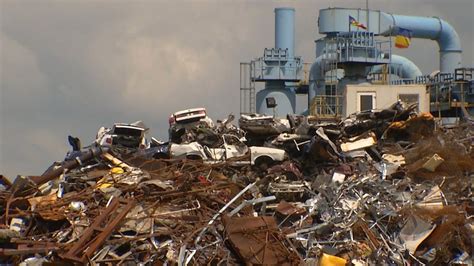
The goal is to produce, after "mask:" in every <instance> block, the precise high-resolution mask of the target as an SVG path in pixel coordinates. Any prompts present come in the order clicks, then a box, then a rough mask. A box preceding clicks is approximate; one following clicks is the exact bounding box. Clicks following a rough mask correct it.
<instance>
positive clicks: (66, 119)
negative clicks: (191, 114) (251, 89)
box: [0, 0, 474, 178]
mask: <svg viewBox="0 0 474 266" xmlns="http://www.w3.org/2000/svg"><path fill="white" fill-rule="evenodd" d="M348 3H350V4H348ZM369 5H370V8H373V9H379V10H383V11H386V12H391V13H395V14H404V15H420V16H438V17H440V18H443V19H445V20H446V21H448V22H449V23H450V24H451V25H453V27H454V28H455V29H456V30H457V32H458V33H459V35H460V37H461V41H462V47H463V50H464V52H463V64H464V65H472V64H473V62H474V59H473V50H474V49H473V44H474V37H473V35H474V34H473V31H474V30H473V29H474V18H473V14H474V1H472V0H449V1H448V0H443V1H439V0H435V1H428V0H418V1H417V0H410V1H408V0H398V1H394V0H390V1H389V0H385V1H382V0H378V1H375V0H371V1H369ZM282 6H290V7H294V8H295V10H296V48H295V53H296V54H297V55H300V56H302V57H303V60H304V61H305V62H311V61H313V60H314V58H315V55H314V40H315V39H317V38H319V37H321V36H319V34H318V33H317V28H316V25H317V24H316V22H317V15H318V10H319V9H321V8H327V7H343V6H344V7H360V8H364V7H365V0H362V1H360V0H359V1H324V0H318V1H291V2H273V1H252V2H250V1H186V2H179V1H132V0H128V1H91V0H87V1H79V0H77V1H75V0H69V1H40V0H38V1H21V0H15V1H6V0H0V12H1V13H0V88H1V90H0V100H1V106H0V151H1V152H0V174H4V175H7V176H9V177H11V178H14V177H15V176H16V175H17V174H23V175H35V174H36V175H38V174H41V173H42V172H43V171H44V170H45V169H46V168H47V167H48V166H49V165H50V164H51V163H52V162H53V161H55V160H62V159H63V158H64V155H65V153H66V152H67V150H68V149H69V147H68V144H67V135H69V134H71V135H74V136H78V137H80V138H81V139H82V141H83V144H86V145H87V144H89V143H91V142H92V141H93V139H94V137H95V134H96V132H97V130H98V128H99V127H100V126H103V125H105V126H111V125H112V124H113V123H114V122H133V121H136V120H143V121H144V122H145V123H146V124H147V125H148V126H149V127H150V128H151V134H152V135H153V136H156V137H160V138H165V137H166V134H167V121H168V116H169V114H170V113H172V112H174V111H177V110H181V109H185V108H190V107H197V106H203V107H206V108H207V109H208V110H209V113H210V115H211V116H212V117H213V118H214V119H217V118H223V117H225V116H227V114H229V113H234V114H238V113H239V62H243V61H249V60H250V59H252V58H255V57H259V56H261V55H262V54H263V49H264V48H265V47H269V48H271V47H273V46H274V12H273V9H274V8H275V7H282ZM438 50H439V49H438V47H437V44H436V43H435V42H433V41H429V40H413V43H412V45H411V46H410V48H409V49H406V50H396V51H395V52H396V53H398V54H400V55H403V56H407V57H409V58H410V59H411V60H413V61H414V62H415V63H416V64H417V65H418V66H419V67H420V68H421V70H422V71H423V72H424V73H431V72H432V71H433V70H436V69H438V62H439V56H438Z"/></svg>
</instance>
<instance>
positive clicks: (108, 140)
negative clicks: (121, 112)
mask: <svg viewBox="0 0 474 266" xmlns="http://www.w3.org/2000/svg"><path fill="white" fill-rule="evenodd" d="M134 124H135V123H134ZM134 124H125V123H116V124H114V126H113V127H112V128H105V127H101V128H100V129H99V131H98V132H97V136H96V143H97V144H99V145H100V146H109V147H110V146H113V145H116V144H118V143H117V142H121V141H120V140H119V139H120V138H130V139H131V140H132V143H131V146H128V148H138V149H147V148H149V146H150V144H149V143H148V141H147V140H146V136H145V133H146V131H147V130H148V129H147V128H145V127H143V126H137V125H134ZM133 138H136V140H133ZM114 142H115V143H114ZM129 142H130V141H129ZM135 143H136V145H135Z"/></svg>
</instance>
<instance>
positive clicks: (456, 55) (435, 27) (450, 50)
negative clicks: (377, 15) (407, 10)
mask: <svg viewBox="0 0 474 266" xmlns="http://www.w3.org/2000/svg"><path fill="white" fill-rule="evenodd" d="M381 16H382V17H383V18H385V19H387V20H389V21H391V25H389V28H388V29H386V30H385V31H383V32H381V34H382V35H383V36H390V35H392V36H393V35H396V34H397V33H398V28H405V29H409V30H411V31H412V37H414V38H422V39H431V40H435V41H436V42H437V43H438V46H439V53H440V71H441V72H443V73H453V72H454V69H456V68H459V67H461V66H462V65H461V62H462V59H461V53H462V49H461V40H460V39H459V35H458V34H457V32H456V30H455V29H454V28H453V27H452V26H451V25H450V24H449V23H448V22H446V21H444V20H442V19H440V18H437V17H432V18H429V17H414V16H403V15H393V14H388V13H384V12H381Z"/></svg>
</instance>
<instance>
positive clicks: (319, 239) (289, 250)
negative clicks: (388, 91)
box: [0, 103, 474, 265]
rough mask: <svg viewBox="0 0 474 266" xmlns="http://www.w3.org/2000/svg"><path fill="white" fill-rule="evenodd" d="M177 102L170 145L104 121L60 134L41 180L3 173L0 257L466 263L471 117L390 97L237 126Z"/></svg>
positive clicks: (471, 225)
mask: <svg viewBox="0 0 474 266" xmlns="http://www.w3.org/2000/svg"><path fill="white" fill-rule="evenodd" d="M190 110H192V111H190V112H184V111H181V112H178V113H176V114H178V115H179V116H175V117H174V118H173V116H172V117H170V131H169V133H170V141H169V142H160V141H157V140H154V141H152V143H149V142H148V140H146V141H145V140H144V138H145V135H144V132H147V130H148V129H147V128H146V127H145V126H144V125H142V124H133V125H124V124H116V125H115V126H114V127H113V128H112V129H104V128H103V129H101V134H99V135H100V136H98V137H100V139H98V140H97V141H96V142H95V143H94V144H92V145H90V146H88V147H85V148H82V147H81V145H80V140H79V139H77V138H73V137H70V138H69V141H70V143H71V145H72V147H73V150H72V151H69V152H68V154H67V156H66V158H65V160H64V161H62V162H55V163H54V164H53V165H52V166H51V167H49V168H48V169H47V170H46V171H45V172H44V173H43V174H42V175H39V176H18V177H17V178H16V179H15V181H14V182H13V183H11V182H9V179H7V178H6V177H3V176H1V177H2V178H1V179H0V181H1V183H2V189H1V190H0V203H1V204H0V213H1V216H0V263H1V264H15V265H16V264H20V263H21V264H22V265H32V264H42V263H45V264H47V263H67V264H91V265H95V264H110V265H115V264H127V265H135V264H149V265H176V264H177V265H204V264H212V265H228V264H239V265H240V264H246V265H250V264H260V265H269V264H271V265H276V264H278V265H380V264H384V265H423V264H429V265H446V264H451V265H469V263H472V257H473V254H472V250H473V243H472V241H473V240H472V239H473V232H474V216H473V214H474V203H473V188H474V186H473V183H474V182H473V181H474V149H473V143H474V130H473V129H474V125H473V124H472V122H469V121H467V122H465V123H461V124H459V125H457V126H455V127H442V126H439V125H438V124H437V121H436V120H435V119H434V118H433V117H432V116H431V115H430V114H424V113H418V114H417V113H415V112H414V110H415V108H414V106H408V107H404V106H403V105H402V104H401V103H396V104H394V105H393V106H392V107H390V108H388V109H385V110H380V111H365V112H361V113H357V114H354V115H352V116H350V117H348V118H346V119H344V120H343V121H338V122H334V121H333V122H328V121H318V120H317V119H315V120H311V119H310V120H308V118H306V117H302V116H291V115H289V116H288V117H287V118H285V119H277V118H273V117H268V116H262V115H245V116H242V117H241V118H240V120H239V124H240V127H239V128H237V127H235V126H233V125H232V123H231V122H232V120H233V116H229V118H227V119H226V120H223V121H218V122H217V123H216V125H214V123H213V122H212V121H210V119H209V118H208V117H207V115H205V111H203V110H201V109H199V108H197V109H190ZM203 112H204V113H203ZM186 114H188V115H189V116H188V117H192V118H193V120H192V121H191V120H189V121H186V119H184V118H186ZM201 115H202V116H201ZM171 118H173V119H171ZM175 118H177V119H175ZM183 121H184V122H183ZM114 130H115V132H114ZM124 132H125V133H124ZM120 134H122V135H120ZM124 134H128V136H125V135H124ZM107 143H108V144H107ZM242 143H244V144H245V145H242ZM135 146H136V147H135Z"/></svg>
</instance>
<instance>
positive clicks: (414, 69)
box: [370, 54, 423, 79]
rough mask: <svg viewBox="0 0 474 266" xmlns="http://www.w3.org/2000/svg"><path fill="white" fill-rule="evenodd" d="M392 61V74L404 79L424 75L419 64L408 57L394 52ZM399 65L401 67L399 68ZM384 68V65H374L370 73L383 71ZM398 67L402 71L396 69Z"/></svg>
mask: <svg viewBox="0 0 474 266" xmlns="http://www.w3.org/2000/svg"><path fill="white" fill-rule="evenodd" d="M391 61H392V66H391V67H390V72H389V73H390V74H394V75H398V76H399V77H400V78H402V79H415V78H416V77H418V76H421V75H423V74H422V73H421V70H420V69H419V68H418V66H416V65H415V63H413V62H412V61H410V60H409V59H408V58H406V57H403V56H400V55H396V54H392V58H391ZM397 65H398V66H399V67H400V68H397ZM382 69H383V68H382V65H376V66H373V67H372V69H371V70H370V73H373V74H375V73H382ZM398 69H400V72H397V71H396V70H398Z"/></svg>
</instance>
